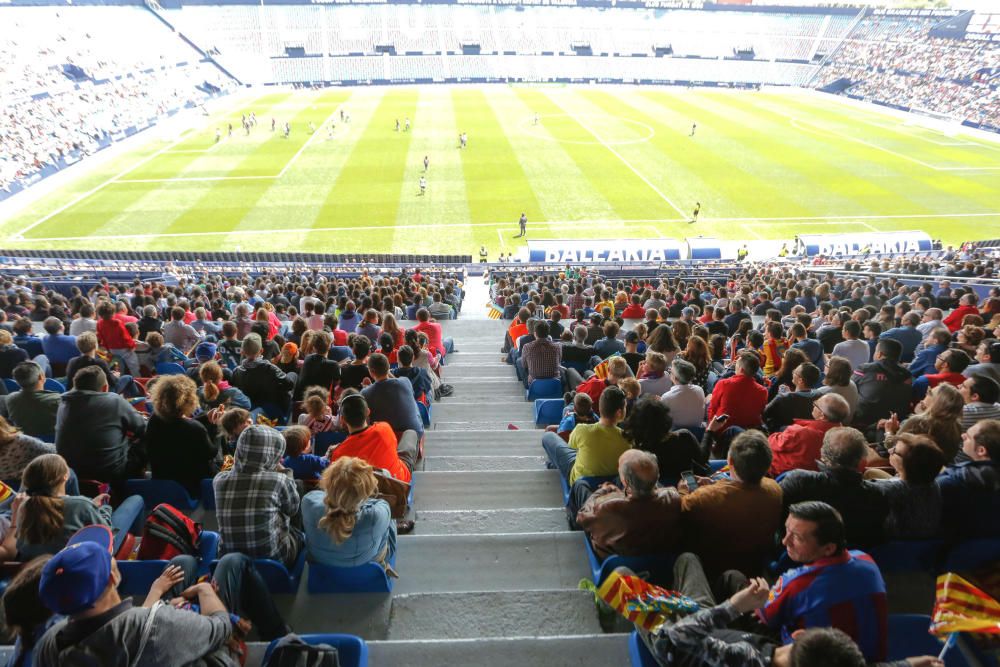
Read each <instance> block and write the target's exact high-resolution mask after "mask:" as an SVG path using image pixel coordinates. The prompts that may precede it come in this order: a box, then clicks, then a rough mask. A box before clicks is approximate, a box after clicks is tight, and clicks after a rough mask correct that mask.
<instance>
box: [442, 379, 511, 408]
mask: <svg viewBox="0 0 1000 667" xmlns="http://www.w3.org/2000/svg"><path fill="white" fill-rule="evenodd" d="M447 382H448V384H450V385H451V386H452V387H454V388H455V393H454V394H452V395H451V397H450V398H453V399H455V400H463V399H465V400H468V399H469V397H472V396H480V397H484V398H492V399H501V400H502V399H503V398H504V397H507V396H510V397H513V398H520V399H521V400H522V401H523V400H524V385H523V384H521V383H519V382H518V381H517V378H516V377H513V376H512V377H509V378H501V379H499V380H486V379H481V378H477V377H466V378H461V377H454V378H453V377H448V378H447ZM444 403H445V401H442V404H444Z"/></svg>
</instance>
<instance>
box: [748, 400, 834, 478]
mask: <svg viewBox="0 0 1000 667" xmlns="http://www.w3.org/2000/svg"><path fill="white" fill-rule="evenodd" d="M850 414H851V406H850V405H849V404H848V403H847V399H845V398H844V397H843V396H840V395H839V394H823V395H822V396H820V397H819V398H817V399H816V400H814V401H813V404H812V419H796V420H795V421H794V422H793V423H792V425H791V426H789V427H788V428H786V429H785V430H784V431H779V432H777V433H772V434H771V435H770V436H769V437H768V439H767V441H768V444H769V445H770V446H771V453H772V454H773V455H774V458H773V459H772V461H771V476H772V477H777V476H778V475H780V474H781V473H783V472H788V471H789V470H819V466H818V463H819V458H820V456H821V454H820V450H821V448H822V447H823V437H824V436H825V435H826V432H827V431H829V430H830V429H832V428H836V427H837V426H843V425H844V422H845V421H847V418H848V417H849V416H850Z"/></svg>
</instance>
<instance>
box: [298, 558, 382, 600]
mask: <svg viewBox="0 0 1000 667" xmlns="http://www.w3.org/2000/svg"><path fill="white" fill-rule="evenodd" d="M389 564H390V565H392V566H393V568H395V567H396V554H393V555H392V558H390V559H389ZM392 584H393V579H392V577H390V576H389V575H387V574H386V573H385V568H383V567H382V566H381V565H379V564H378V563H365V564H364V565H359V566H357V567H332V566H330V565H320V564H319V563H313V562H310V563H309V572H308V577H307V579H306V589H307V590H308V591H309V592H310V593H391V592H392Z"/></svg>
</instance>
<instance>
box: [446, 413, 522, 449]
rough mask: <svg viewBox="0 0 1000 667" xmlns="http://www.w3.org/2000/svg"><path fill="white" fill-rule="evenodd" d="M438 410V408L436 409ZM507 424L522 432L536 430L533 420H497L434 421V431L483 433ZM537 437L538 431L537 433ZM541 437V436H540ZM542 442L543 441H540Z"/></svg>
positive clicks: (501, 427)
mask: <svg viewBox="0 0 1000 667" xmlns="http://www.w3.org/2000/svg"><path fill="white" fill-rule="evenodd" d="M435 409H436V408H435ZM507 424H513V425H514V426H516V427H517V428H519V429H521V430H534V428H535V422H534V420H533V419H495V420H492V421H490V420H477V421H471V422H469V421H439V420H437V419H435V420H434V429H435V430H437V431H483V430H486V431H488V430H495V429H503V428H507ZM535 433H536V435H537V434H538V431H536V432H535ZM539 437H540V436H539ZM539 442H541V440H539Z"/></svg>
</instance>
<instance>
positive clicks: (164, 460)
mask: <svg viewBox="0 0 1000 667" xmlns="http://www.w3.org/2000/svg"><path fill="white" fill-rule="evenodd" d="M143 442H145V444H146V455H147V456H148V457H149V469H150V470H151V471H152V473H153V479H172V480H174V481H175V482H180V483H181V484H182V485H184V488H186V489H187V490H188V492H189V493H195V494H196V493H198V487H199V485H200V484H201V480H202V479H204V478H206V477H212V476H214V475H215V472H216V471H215V469H214V468H213V466H212V461H213V459H215V455H216V454H217V453H218V450H219V448H218V445H217V444H216V443H215V442H213V441H212V438H211V437H210V436H209V434H208V430H207V429H206V428H205V427H204V426H203V425H202V424H201V423H200V422H198V421H197V420H195V419H163V418H162V417H159V416H158V415H153V416H152V417H150V418H149V423H148V424H146V434H145V436H144V437H143Z"/></svg>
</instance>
